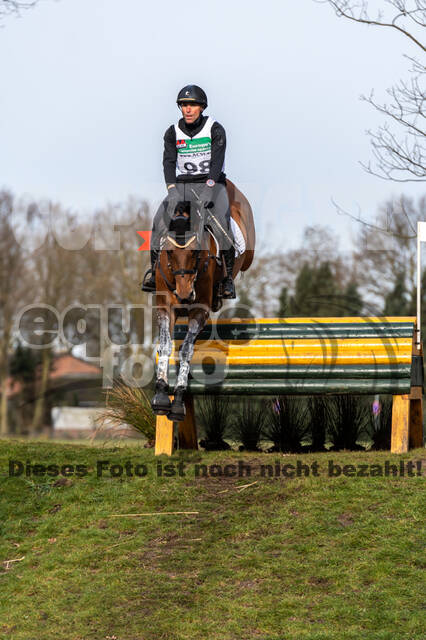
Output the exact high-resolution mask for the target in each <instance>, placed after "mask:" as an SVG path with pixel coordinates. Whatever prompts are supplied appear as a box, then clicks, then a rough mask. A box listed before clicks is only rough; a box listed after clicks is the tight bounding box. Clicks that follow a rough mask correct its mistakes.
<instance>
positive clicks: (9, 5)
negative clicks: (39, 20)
mask: <svg viewBox="0 0 426 640" xmlns="http://www.w3.org/2000/svg"><path fill="white" fill-rule="evenodd" d="M36 3H37V0H33V1H32V2H19V0H0V18H1V17H2V16H4V15H7V14H10V13H15V14H16V13H19V12H20V11H21V9H30V8H31V7H33V6H34V5H35V4H36Z"/></svg>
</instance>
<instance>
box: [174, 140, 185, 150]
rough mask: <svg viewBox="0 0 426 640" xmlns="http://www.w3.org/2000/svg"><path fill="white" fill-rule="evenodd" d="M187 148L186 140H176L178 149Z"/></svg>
mask: <svg viewBox="0 0 426 640" xmlns="http://www.w3.org/2000/svg"><path fill="white" fill-rule="evenodd" d="M185 147H186V140H176V148H177V149H184V148H185Z"/></svg>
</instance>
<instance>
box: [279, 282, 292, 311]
mask: <svg viewBox="0 0 426 640" xmlns="http://www.w3.org/2000/svg"><path fill="white" fill-rule="evenodd" d="M289 310H290V300H289V297H288V290H287V287H282V288H281V293H280V296H279V298H278V312H277V315H278V317H279V318H284V317H285V316H288V315H289Z"/></svg>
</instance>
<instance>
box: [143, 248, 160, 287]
mask: <svg viewBox="0 0 426 640" xmlns="http://www.w3.org/2000/svg"><path fill="white" fill-rule="evenodd" d="M158 254H159V251H158V250H157V249H151V268H150V269H148V271H147V272H146V273H145V275H144V278H143V282H142V285H141V289H142V291H146V292H147V293H154V292H155V266H156V264H157V258H158ZM149 274H151V275H150V277H148V275H149Z"/></svg>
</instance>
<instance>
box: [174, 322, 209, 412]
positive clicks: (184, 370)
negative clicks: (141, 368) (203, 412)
mask: <svg viewBox="0 0 426 640" xmlns="http://www.w3.org/2000/svg"><path fill="white" fill-rule="evenodd" d="M203 314H204V312H203ZM204 323H205V314H204V318H203V317H194V318H191V319H190V320H189V322H188V333H187V334H186V336H185V340H184V341H183V343H182V347H181V349H180V352H179V374H178V377H177V381H176V386H175V390H174V399H173V402H172V408H171V410H170V413H169V420H175V421H176V422H180V421H181V420H184V418H185V403H184V400H183V398H184V394H185V391H186V389H187V386H188V375H189V365H190V363H191V359H192V356H193V353H194V344H195V340H196V338H197V335H198V334H199V333H200V331H201V329H202V328H203V326H204Z"/></svg>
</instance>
